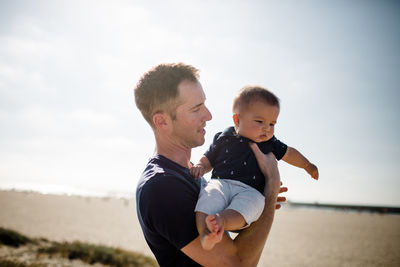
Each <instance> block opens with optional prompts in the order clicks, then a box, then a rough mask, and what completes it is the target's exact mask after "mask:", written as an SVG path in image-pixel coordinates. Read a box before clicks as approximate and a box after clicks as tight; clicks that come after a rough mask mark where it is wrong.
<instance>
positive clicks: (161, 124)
mask: <svg viewBox="0 0 400 267" xmlns="http://www.w3.org/2000/svg"><path fill="white" fill-rule="evenodd" d="M153 123H154V126H155V127H156V128H157V129H160V128H165V127H166V126H167V125H168V117H167V115H166V114H165V113H163V112H157V113H156V114H154V115H153Z"/></svg>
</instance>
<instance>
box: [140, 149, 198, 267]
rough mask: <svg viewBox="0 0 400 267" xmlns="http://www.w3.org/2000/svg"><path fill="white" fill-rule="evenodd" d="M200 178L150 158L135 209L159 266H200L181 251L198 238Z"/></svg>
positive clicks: (158, 159)
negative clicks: (196, 209) (197, 208)
mask: <svg viewBox="0 0 400 267" xmlns="http://www.w3.org/2000/svg"><path fill="white" fill-rule="evenodd" d="M200 181H201V179H197V180H196V179H194V178H193V177H192V176H191V175H190V173H189V169H187V168H184V167H182V166H181V165H179V164H177V163H176V162H173V161H171V160H169V159H168V158H166V157H164V156H161V155H156V156H154V157H153V158H151V159H150V161H149V162H148V164H147V166H146V169H145V170H144V172H143V174H142V177H141V179H140V180H139V183H138V186H137V189H136V210H137V215H138V219H139V222H140V225H141V227H142V231H143V234H144V237H145V239H146V242H147V244H148V245H149V247H150V249H151V251H152V252H153V253H154V255H155V257H156V259H157V261H158V264H159V265H160V266H200V265H199V264H197V263H196V262H195V261H193V260H192V259H190V258H189V257H188V256H186V255H185V254H184V253H183V252H182V251H181V248H183V247H185V246H186V245H187V244H189V243H190V242H191V241H193V240H194V239H195V238H196V237H197V236H198V232H197V228H196V218H195V212H194V209H195V206H196V203H197V198H198V195H199V191H200Z"/></svg>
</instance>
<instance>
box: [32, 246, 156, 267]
mask: <svg viewBox="0 0 400 267" xmlns="http://www.w3.org/2000/svg"><path fill="white" fill-rule="evenodd" d="M39 253H48V254H60V255H61V256H63V257H65V258H68V259H70V260H73V259H80V260H82V261H84V262H87V263H89V264H94V263H101V264H105V265H109V266H116V267H125V266H138V267H139V266H157V263H156V261H155V260H154V259H152V258H150V257H147V256H144V255H142V254H140V253H135V252H130V251H126V250H122V249H116V248H111V247H106V246H101V245H92V244H87V243H82V242H79V241H75V242H72V243H68V242H63V243H58V242H53V243H52V245H50V246H48V247H42V248H40V249H39Z"/></svg>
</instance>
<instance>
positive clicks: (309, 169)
mask: <svg viewBox="0 0 400 267" xmlns="http://www.w3.org/2000/svg"><path fill="white" fill-rule="evenodd" d="M304 169H305V170H306V172H308V174H309V175H310V176H311V177H312V178H314V179H315V180H318V177H319V174H318V168H317V166H315V165H314V164H312V163H311V162H310V163H309V164H308V165H307V167H305V168H304Z"/></svg>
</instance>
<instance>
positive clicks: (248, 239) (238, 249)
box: [182, 144, 287, 267]
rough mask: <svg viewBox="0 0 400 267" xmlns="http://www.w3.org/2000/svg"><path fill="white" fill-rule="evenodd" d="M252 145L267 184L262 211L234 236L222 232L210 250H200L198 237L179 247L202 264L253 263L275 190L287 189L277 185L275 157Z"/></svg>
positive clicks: (262, 242)
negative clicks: (219, 238)
mask: <svg viewBox="0 0 400 267" xmlns="http://www.w3.org/2000/svg"><path fill="white" fill-rule="evenodd" d="M253 145H254V146H251V148H252V149H253V152H254V153H255V156H256V158H257V162H258V164H259V166H263V167H262V168H261V171H262V172H263V174H264V175H265V176H267V177H268V179H267V181H268V185H267V186H266V187H265V188H266V191H265V192H264V193H265V195H266V198H265V206H264V210H263V213H262V214H261V216H260V218H259V219H258V220H257V221H256V222H254V223H252V224H251V225H250V227H248V228H246V229H244V230H243V231H241V232H240V233H239V235H238V236H237V237H236V238H235V239H234V240H232V239H230V238H229V237H228V236H227V235H224V236H223V238H222V241H221V242H220V243H218V244H217V245H216V246H215V247H214V248H213V249H212V250H210V251H206V250H203V248H202V247H201V244H200V239H199V237H197V238H196V239H194V240H193V241H192V242H190V243H189V244H188V245H186V246H185V247H184V248H182V251H183V252H184V253H185V254H186V255H188V256H189V257H190V258H192V259H193V260H195V261H196V262H198V263H199V264H201V265H203V266H245V267H248V266H256V265H257V263H258V261H259V259H260V257H261V253H262V250H263V248H264V245H265V242H266V240H267V237H268V234H269V231H270V229H271V226H272V222H273V219H274V214H275V207H276V201H277V197H278V194H279V193H280V192H284V191H286V190H287V189H285V188H282V189H281V188H280V177H279V172H278V168H277V162H276V159H275V157H274V156H273V155H272V154H271V153H270V154H268V155H265V154H263V153H262V152H261V151H260V150H259V148H258V146H257V145H255V144H253Z"/></svg>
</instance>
